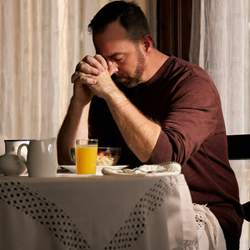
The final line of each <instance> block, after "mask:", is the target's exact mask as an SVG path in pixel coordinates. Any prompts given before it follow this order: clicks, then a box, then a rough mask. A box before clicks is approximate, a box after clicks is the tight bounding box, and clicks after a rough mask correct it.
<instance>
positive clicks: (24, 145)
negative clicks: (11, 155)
mask: <svg viewBox="0 0 250 250" xmlns="http://www.w3.org/2000/svg"><path fill="white" fill-rule="evenodd" d="M23 147H26V148H27V151H28V150H29V145H28V144H26V143H23V144H21V145H19V147H18V149H17V156H18V159H19V160H20V161H21V162H22V163H24V164H25V165H27V161H26V160H25V158H24V157H23V156H22V153H21V150H22V148H23Z"/></svg>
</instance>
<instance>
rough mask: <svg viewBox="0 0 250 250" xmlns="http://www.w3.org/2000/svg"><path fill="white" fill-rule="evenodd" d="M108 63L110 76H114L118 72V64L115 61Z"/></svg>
mask: <svg viewBox="0 0 250 250" xmlns="http://www.w3.org/2000/svg"><path fill="white" fill-rule="evenodd" d="M107 62H108V71H109V73H110V75H113V74H114V73H115V72H117V71H118V64H117V63H116V62H114V61H107Z"/></svg>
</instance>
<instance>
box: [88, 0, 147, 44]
mask: <svg viewBox="0 0 250 250" xmlns="http://www.w3.org/2000/svg"><path fill="white" fill-rule="evenodd" d="M117 20H118V21H119V23H120V24H121V26H122V27H123V28H124V29H125V30H126V31H127V36H128V38H129V39H131V40H132V41H139V40H140V38H141V37H142V36H143V35H145V34H150V30H149V25H148V21H147V19H146V17H145V15H144V13H143V11H142V10H141V8H140V7H139V6H138V5H137V4H135V3H133V2H125V1H114V2H111V3H108V4H107V5H105V6H104V7H103V8H102V9H101V10H100V11H99V12H98V13H97V14H96V15H95V16H94V18H93V19H92V20H91V22H90V24H89V26H88V28H89V31H91V32H92V33H93V35H95V34H96V33H101V32H103V31H104V30H105V29H106V28H107V26H108V24H110V23H112V22H114V21H117Z"/></svg>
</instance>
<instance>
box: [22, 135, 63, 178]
mask: <svg viewBox="0 0 250 250" xmlns="http://www.w3.org/2000/svg"><path fill="white" fill-rule="evenodd" d="M22 147H27V151H28V155H27V161H25V160H23V157H22V153H21V150H22ZM17 155H18V157H19V159H20V161H22V162H23V163H24V164H25V165H26V167H27V169H28V174H29V176H30V177H54V176H56V172H57V168H58V161H57V149H56V138H51V139H46V140H36V141H31V142H30V144H29V145H28V144H26V143H24V144H21V145H20V146H19V147H18V150H17Z"/></svg>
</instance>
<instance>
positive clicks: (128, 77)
mask: <svg viewBox="0 0 250 250" xmlns="http://www.w3.org/2000/svg"><path fill="white" fill-rule="evenodd" d="M112 78H114V79H117V78H118V79H119V78H126V79H132V77H130V76H128V75H122V74H117V73H114V74H113V75H112Z"/></svg>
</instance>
